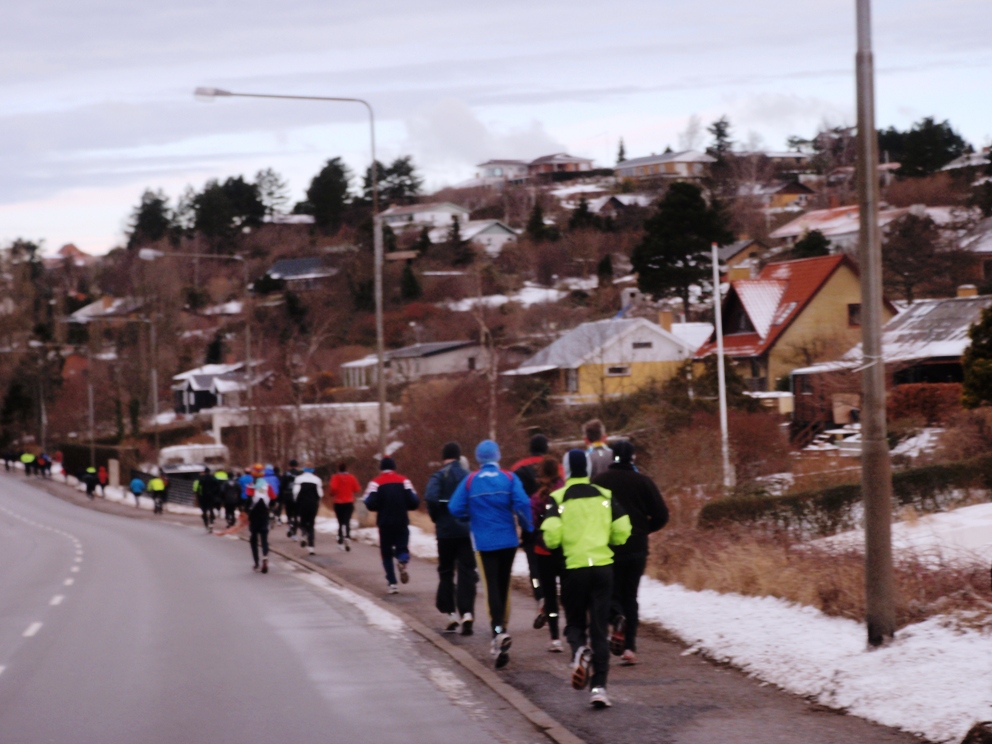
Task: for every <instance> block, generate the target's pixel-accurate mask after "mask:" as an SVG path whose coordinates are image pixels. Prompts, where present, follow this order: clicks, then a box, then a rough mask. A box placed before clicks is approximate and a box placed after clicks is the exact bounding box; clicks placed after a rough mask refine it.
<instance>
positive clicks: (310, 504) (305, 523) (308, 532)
mask: <svg viewBox="0 0 992 744" xmlns="http://www.w3.org/2000/svg"><path fill="white" fill-rule="evenodd" d="M319 507H320V500H319V499H317V497H316V496H314V498H311V499H303V500H302V501H297V502H296V511H297V513H298V515H299V518H300V532H301V533H303V537H305V538H306V540H307V545H309V546H310V547H311V548H312V547H313V525H314V522H315V521H316V520H317V509H318V508H319Z"/></svg>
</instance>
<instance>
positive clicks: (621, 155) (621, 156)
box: [617, 137, 627, 165]
mask: <svg viewBox="0 0 992 744" xmlns="http://www.w3.org/2000/svg"><path fill="white" fill-rule="evenodd" d="M626 159H627V151H626V150H625V149H624V147H623V137H621V138H620V147H619V148H618V149H617V165H620V163H622V162H623V161H624V160H626Z"/></svg>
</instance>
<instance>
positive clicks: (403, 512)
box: [364, 470, 420, 527]
mask: <svg viewBox="0 0 992 744" xmlns="http://www.w3.org/2000/svg"><path fill="white" fill-rule="evenodd" d="M364 501H365V506H367V507H368V510H369V511H374V512H376V516H375V523H376V525H377V526H379V527H406V526H407V525H409V524H410V517H409V516H407V512H408V511H413V510H414V509H416V508H417V506H418V505H419V504H420V499H419V498H417V492H416V491H414V490H413V484H412V483H410V479H409V478H407V477H406V476H405V475H400V474H399V473H397V472H396V471H395V470H384V471H382V472H381V473H380V474H379V475H378V476H376V477H375V478H373V479H372V480H370V481H369V485H368V487H367V488H366V489H365V498H364Z"/></svg>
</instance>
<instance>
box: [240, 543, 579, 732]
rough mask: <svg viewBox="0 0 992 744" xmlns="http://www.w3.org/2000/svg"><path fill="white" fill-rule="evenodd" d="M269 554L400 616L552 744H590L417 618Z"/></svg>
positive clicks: (311, 567)
mask: <svg viewBox="0 0 992 744" xmlns="http://www.w3.org/2000/svg"><path fill="white" fill-rule="evenodd" d="M239 537H240V539H241V540H245V541H247V539H248V538H246V537H245V536H244V535H239ZM269 552H270V553H275V554H276V555H278V556H281V557H282V558H285V559H286V560H288V561H291V562H293V563H295V564H297V565H298V566H301V567H302V568H305V569H306V570H308V571H311V572H313V573H317V574H320V575H321V576H323V577H324V578H326V579H330V580H331V581H333V582H334V583H335V584H338V585H339V586H342V587H344V588H345V589H348V590H349V591H352V592H355V593H356V594H358V595H360V596H362V597H364V598H365V599H368V600H369V601H371V602H374V603H375V604H376V605H377V606H378V607H380V608H382V609H384V610H386V611H388V612H391V613H392V614H393V615H396V616H397V617H398V618H400V619H401V620H402V621H403V622H405V623H406V624H407V626H408V627H409V628H410V630H412V631H413V632H415V633H416V634H417V635H419V636H421V637H422V638H424V639H425V640H427V641H429V642H430V643H432V644H433V645H434V646H435V647H436V648H438V649H439V650H441V651H443V652H444V653H446V654H447V655H448V656H450V657H451V658H452V659H453V660H454V661H455V662H457V663H458V664H459V665H461V667H462V668H464V669H465V670H466V671H468V672H471V673H472V674H473V675H474V676H475V677H476V678H477V679H478V680H479V681H480V682H482V683H483V684H484V685H485V686H486V687H488V688H489V689H490V690H492V691H493V692H494V693H496V694H497V695H499V696H500V697H501V698H503V700H505V701H506V702H507V704H509V705H510V706H511V707H512V708H513V709H514V710H516V711H517V712H518V713H519V714H520V715H522V716H523V717H524V718H526V719H527V720H528V721H530V722H531V724H533V726H534V727H535V728H536V729H537V730H538V731H540V732H541V733H542V734H544V735H545V736H547V737H548V738H549V739H550V740H551V741H553V742H557V744H586V742H585V741H584V740H583V739H580V738H579V737H577V736H576V735H575V734H573V733H572V732H571V731H569V730H568V729H567V728H565V727H564V726H563V725H561V724H560V723H559V722H558V721H556V720H555V719H554V718H552V717H551V716H550V715H548V714H547V713H546V712H545V711H543V710H541V709H540V708H538V707H537V706H536V705H534V704H533V703H532V702H531V701H530V700H528V699H527V697H526V696H525V695H524V694H523V693H522V692H520V691H519V690H517V689H516V688H515V687H513V686H512V685H510V684H509V683H507V682H504V681H503V680H502V679H500V678H499V675H498V674H496V672H494V671H493V670H492V669H489V668H488V667H486V666H484V665H483V664H482V663H480V662H479V661H478V659H476V658H475V657H474V656H472V655H471V654H470V653H469V652H468V651H466V650H465V649H463V648H459V647H458V646H455V645H454V644H452V643H449V642H448V641H447V640H445V638H444V637H443V636H441V635H439V634H438V633H437V632H435V631H433V630H431V629H430V628H428V627H427V626H426V625H424V624H423V623H422V622H420V621H419V620H417V619H416V618H414V617H411V616H410V615H408V614H407V613H406V612H404V611H403V610H400V609H397V608H395V607H392V606H389V605H387V604H385V603H384V602H382V600H380V599H379V598H378V597H376V596H375V595H373V594H371V593H370V592H368V591H366V590H365V589H362V588H361V587H359V586H356V585H355V584H352V583H351V582H350V581H348V580H347V579H343V578H341V577H340V576H338V575H337V574H335V573H334V572H333V571H330V570H328V569H326V568H324V567H323V566H318V565H317V564H316V563H311V562H310V561H308V560H306V559H305V558H299V557H297V556H294V555H290V554H289V553H286V552H284V551H283V550H281V549H279V548H276V547H272V546H270V547H269Z"/></svg>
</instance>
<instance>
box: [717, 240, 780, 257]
mask: <svg viewBox="0 0 992 744" xmlns="http://www.w3.org/2000/svg"><path fill="white" fill-rule="evenodd" d="M752 245H757V246H760V247H761V248H762V249H764V250H768V246H767V245H765V244H764V243H762V242H761V241H760V240H751V239H747V240H738V241H737V242H736V243H731V244H730V245H724V246H721V247H720V248H719V251H718V252H719V255H720V260H721V261H724V262H726V261H729V260H730V259H732V258H734V256H737V255H738V254H740V253H741V252H743V251H744V250H746V249H747V248H749V247H751V246H752Z"/></svg>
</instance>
